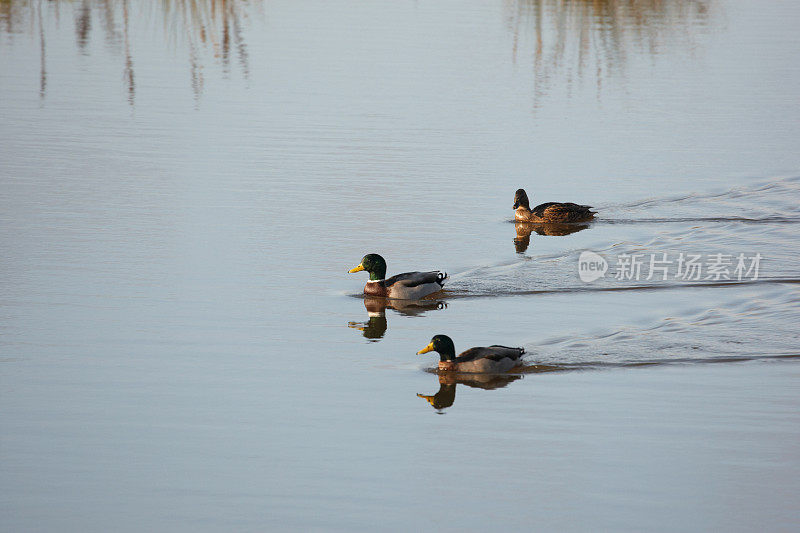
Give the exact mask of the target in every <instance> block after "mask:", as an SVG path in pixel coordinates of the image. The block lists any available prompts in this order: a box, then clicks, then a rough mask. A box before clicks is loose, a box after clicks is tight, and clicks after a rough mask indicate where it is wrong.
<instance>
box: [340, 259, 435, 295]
mask: <svg viewBox="0 0 800 533" xmlns="http://www.w3.org/2000/svg"><path fill="white" fill-rule="evenodd" d="M362 270H366V271H367V272H369V281H367V284H366V286H365V287H364V294H366V295H367V296H379V297H383V298H396V299H399V300H419V299H422V298H425V297H426V296H429V295H431V294H433V293H435V292H439V291H440V290H442V289H443V288H444V283H445V280H446V279H447V273H446V272H440V271H438V270H433V271H431V272H404V273H402V274H397V275H396V276H392V277H391V278H389V279H386V260H385V259H384V258H383V257H381V256H380V255H378V254H367V255H365V256H364V257H363V258H362V259H361V262H360V263H359V264H358V266H355V267H353V268H351V269H350V270H348V272H349V273H350V274H353V273H355V272H361V271H362Z"/></svg>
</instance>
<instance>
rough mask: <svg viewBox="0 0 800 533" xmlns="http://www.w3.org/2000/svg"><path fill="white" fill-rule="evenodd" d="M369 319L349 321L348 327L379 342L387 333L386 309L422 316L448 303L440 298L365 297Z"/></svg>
mask: <svg viewBox="0 0 800 533" xmlns="http://www.w3.org/2000/svg"><path fill="white" fill-rule="evenodd" d="M364 307H365V308H366V310H367V315H368V318H367V321H366V322H356V321H351V322H348V323H347V327H349V328H353V329H357V330H359V331H361V333H362V335H363V336H364V338H365V339H367V340H369V341H372V342H377V341H379V340H380V339H382V338H383V335H384V334H385V333H386V329H387V323H386V310H387V309H393V310H395V311H397V312H398V313H399V314H401V315H404V316H421V315H423V314H425V313H427V312H428V311H436V310H439V309H446V308H447V304H446V303H445V302H442V301H439V300H391V299H388V298H375V297H369V296H367V297H365V298H364Z"/></svg>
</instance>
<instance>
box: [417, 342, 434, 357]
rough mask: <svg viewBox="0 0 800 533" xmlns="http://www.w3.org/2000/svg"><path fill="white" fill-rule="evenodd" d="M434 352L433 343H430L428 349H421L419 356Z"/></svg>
mask: <svg viewBox="0 0 800 533" xmlns="http://www.w3.org/2000/svg"><path fill="white" fill-rule="evenodd" d="M432 351H433V343H432V342H429V343H428V345H427V346H426V347H424V348H423V349H421V350H420V351H418V352H417V355H422V354H424V353H428V352H432Z"/></svg>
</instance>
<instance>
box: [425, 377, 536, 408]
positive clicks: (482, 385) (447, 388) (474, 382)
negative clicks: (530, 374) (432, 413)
mask: <svg viewBox="0 0 800 533" xmlns="http://www.w3.org/2000/svg"><path fill="white" fill-rule="evenodd" d="M438 376H439V391H438V392H437V393H436V394H433V395H430V396H429V395H426V394H417V397H418V398H423V399H425V400H427V401H428V403H429V404H431V407H433V408H434V409H436V410H437V411H439V412H440V413H442V412H443V410H444V409H447V408H448V407H451V406H452V405H453V403H454V402H455V401H456V385H458V384H461V385H465V386H467V387H472V388H475V389H484V390H494V389H501V388H503V387H505V386H507V385H508V384H509V383H511V382H512V381H516V380H518V379H521V378H522V376H519V375H513V374H454V373H453V372H442V373H439V374H438Z"/></svg>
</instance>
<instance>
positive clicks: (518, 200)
mask: <svg viewBox="0 0 800 533" xmlns="http://www.w3.org/2000/svg"><path fill="white" fill-rule="evenodd" d="M518 207H526V208H528V209H530V208H531V204H530V202H529V201H528V195H527V194H525V189H517V192H516V193H514V209H516V208H518Z"/></svg>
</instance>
